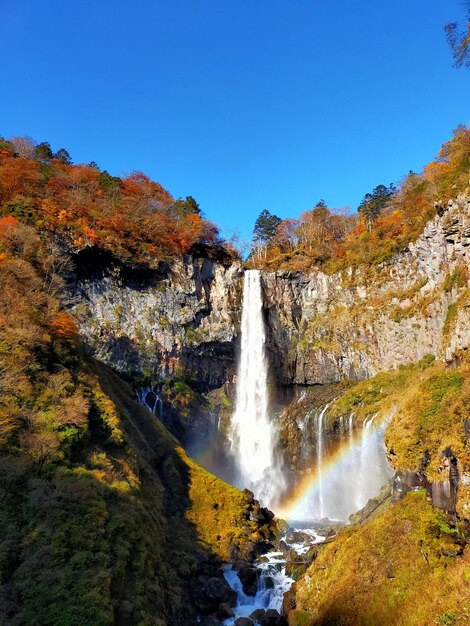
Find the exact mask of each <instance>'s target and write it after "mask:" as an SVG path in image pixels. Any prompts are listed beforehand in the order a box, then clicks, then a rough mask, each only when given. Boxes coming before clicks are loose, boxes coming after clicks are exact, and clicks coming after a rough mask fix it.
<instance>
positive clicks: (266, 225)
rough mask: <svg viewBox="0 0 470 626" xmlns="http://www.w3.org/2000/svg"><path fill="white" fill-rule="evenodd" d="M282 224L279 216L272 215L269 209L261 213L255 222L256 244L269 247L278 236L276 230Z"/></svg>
mask: <svg viewBox="0 0 470 626" xmlns="http://www.w3.org/2000/svg"><path fill="white" fill-rule="evenodd" d="M281 222H282V220H281V218H280V217H278V216H277V215H272V213H270V212H269V211H268V210H267V209H264V211H261V213H260V214H259V215H258V219H257V220H256V222H255V227H254V230H253V239H254V241H255V243H257V244H260V245H263V246H267V245H268V244H269V242H270V241H271V239H272V238H273V237H274V235H275V234H276V228H277V227H278V226H279V224H280V223H281Z"/></svg>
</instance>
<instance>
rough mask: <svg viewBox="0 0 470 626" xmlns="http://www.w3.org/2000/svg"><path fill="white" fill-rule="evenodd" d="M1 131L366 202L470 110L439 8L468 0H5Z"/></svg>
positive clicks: (229, 215)
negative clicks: (376, 188) (372, 191)
mask: <svg viewBox="0 0 470 626" xmlns="http://www.w3.org/2000/svg"><path fill="white" fill-rule="evenodd" d="M0 13H1V14H0V41H1V42H2V60H1V61H0V84H1V86H2V88H1V93H0V134H2V135H4V136H6V137H9V136H14V135H29V136H31V137H33V138H34V139H36V140H37V141H43V140H47V141H49V142H50V143H51V144H52V147H53V148H54V149H57V148H59V147H61V146H64V147H65V148H67V149H68V150H69V152H70V154H71V155H72V158H73V160H74V161H75V162H89V161H91V160H94V161H96V162H97V163H98V164H99V165H100V166H101V167H103V168H106V169H108V170H109V171H110V172H111V173H113V174H117V175H119V174H122V173H126V172H130V171H132V170H142V171H144V172H145V173H147V174H149V175H150V176H151V177H152V178H154V179H156V180H158V181H159V182H160V183H161V184H162V185H163V186H164V187H166V188H167V189H168V190H169V191H170V192H171V193H172V194H173V195H174V196H175V197H178V196H183V197H184V196H186V195H193V196H194V197H195V198H196V199H197V200H198V201H199V203H200V205H201V207H202V208H203V210H204V211H205V213H206V215H207V217H209V218H210V219H212V220H213V221H215V222H216V223H218V224H219V225H220V226H221V227H222V228H223V229H224V231H225V232H226V233H230V232H231V231H233V230H236V229H239V230H240V231H241V234H242V236H243V237H249V236H250V234H251V231H252V228H253V223H254V221H255V219H256V217H257V215H258V214H259V212H260V211H261V210H262V209H265V208H267V209H269V210H270V211H272V212H274V213H277V214H279V215H280V216H282V217H287V216H292V217H294V216H297V215H298V214H299V213H300V212H301V211H303V210H306V209H308V208H311V207H312V206H313V205H314V204H315V202H316V201H317V200H318V199H319V198H321V197H323V198H325V200H326V201H327V203H328V205H330V206H343V205H351V206H352V207H353V208H355V207H356V206H357V204H358V203H359V201H360V200H361V198H362V196H363V195H364V193H365V192H367V191H369V190H370V189H371V188H372V187H374V186H375V185H377V184H379V183H385V184H388V183H389V182H392V181H396V180H398V179H399V178H400V177H401V176H402V175H403V174H406V173H407V172H408V170H409V169H414V170H420V169H421V167H422V166H423V165H424V164H425V163H426V162H427V161H429V160H430V159H431V158H432V157H433V156H434V155H435V153H436V152H437V150H438V148H439V146H440V144H441V143H442V141H444V140H445V139H447V138H449V137H450V136H451V133H452V130H453V128H454V127H455V126H456V125H457V124H459V123H469V122H470V71H469V70H455V69H453V67H452V59H451V55H450V52H449V50H448V48H447V45H446V42H445V39H444V33H443V25H444V24H445V23H446V22H448V21H455V20H456V19H458V18H460V17H463V9H462V6H461V4H460V2H459V0H412V1H410V0H393V2H377V0H358V1H357V2H351V1H350V0H337V2H331V3H330V2H323V1H319V0H230V1H229V0H132V1H130V0H76V1H73V0H69V1H64V0H0Z"/></svg>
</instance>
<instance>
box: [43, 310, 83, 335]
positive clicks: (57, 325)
mask: <svg viewBox="0 0 470 626" xmlns="http://www.w3.org/2000/svg"><path fill="white" fill-rule="evenodd" d="M49 327H50V329H51V331H52V333H53V334H54V335H58V336H59V337H64V338H66V339H71V338H72V337H75V336H76V335H77V332H78V327H77V322H76V321H75V319H74V318H73V317H72V316H71V315H68V313H65V311H59V312H58V313H56V315H55V316H54V317H53V319H52V320H51V322H50V324H49Z"/></svg>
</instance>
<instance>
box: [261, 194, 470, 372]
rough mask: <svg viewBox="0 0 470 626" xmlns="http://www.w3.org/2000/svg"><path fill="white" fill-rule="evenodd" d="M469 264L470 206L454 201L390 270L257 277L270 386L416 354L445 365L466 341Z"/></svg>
mask: <svg viewBox="0 0 470 626" xmlns="http://www.w3.org/2000/svg"><path fill="white" fill-rule="evenodd" d="M469 262H470V200H469V199H467V198H463V197H461V198H459V199H458V200H456V201H455V202H453V203H450V204H449V206H447V207H446V208H445V210H443V211H442V212H441V214H440V215H439V216H436V218H435V219H434V220H432V221H431V222H429V223H428V224H427V226H426V228H425V230H424V232H423V234H422V235H421V236H420V237H419V238H418V240H417V241H416V242H415V243H412V244H410V246H409V249H408V250H407V251H406V252H405V253H403V254H401V255H399V256H397V257H395V258H394V259H393V261H391V262H390V263H387V264H383V265H381V266H379V267H374V268H359V269H356V270H353V269H349V270H348V271H346V272H343V273H338V274H334V275H331V276H328V275H326V274H324V273H322V272H320V271H318V272H312V273H310V274H292V273H288V274H282V273H278V272H273V273H266V274H264V284H265V299H266V307H267V324H268V327H269V329H270V332H269V333H268V335H269V337H270V343H269V352H270V357H271V359H270V360H271V363H272V365H273V372H274V374H275V377H276V379H277V380H278V381H279V382H280V383H283V384H292V383H297V384H316V383H320V384H325V383H333V382H337V381H339V380H341V379H352V380H355V379H363V378H368V377H370V376H373V375H374V374H375V373H377V372H378V371H380V370H388V369H391V368H394V367H396V366H397V365H400V364H403V363H410V362H414V361H418V360H419V359H421V358H422V357H423V356H424V355H426V354H433V355H435V356H437V357H440V358H447V359H449V358H450V357H451V355H452V354H453V353H454V352H455V351H457V350H459V349H461V348H463V347H465V346H467V345H468V343H469V341H470V301H469V298H468V286H469V281H468V274H469V271H468V269H469Z"/></svg>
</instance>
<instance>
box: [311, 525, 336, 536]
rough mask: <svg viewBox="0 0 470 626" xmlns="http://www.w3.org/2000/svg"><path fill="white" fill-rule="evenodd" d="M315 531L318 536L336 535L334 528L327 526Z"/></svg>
mask: <svg viewBox="0 0 470 626" xmlns="http://www.w3.org/2000/svg"><path fill="white" fill-rule="evenodd" d="M316 533H317V535H318V536H319V537H333V536H334V535H336V530H335V529H334V528H331V526H329V527H328V528H319V529H318V530H317V531H316Z"/></svg>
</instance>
